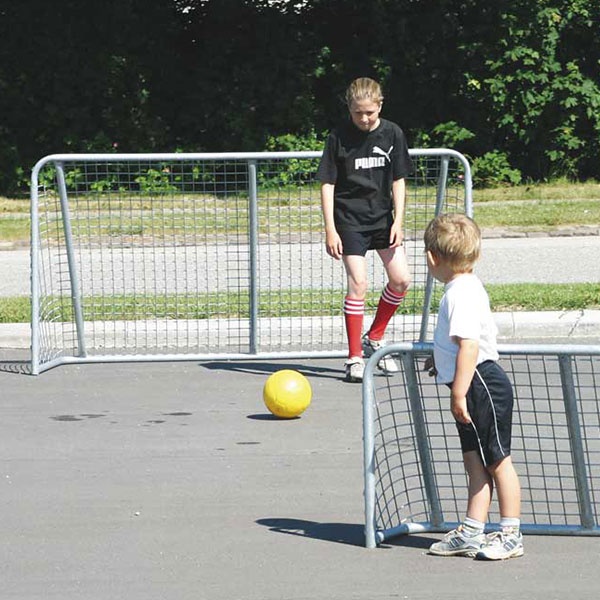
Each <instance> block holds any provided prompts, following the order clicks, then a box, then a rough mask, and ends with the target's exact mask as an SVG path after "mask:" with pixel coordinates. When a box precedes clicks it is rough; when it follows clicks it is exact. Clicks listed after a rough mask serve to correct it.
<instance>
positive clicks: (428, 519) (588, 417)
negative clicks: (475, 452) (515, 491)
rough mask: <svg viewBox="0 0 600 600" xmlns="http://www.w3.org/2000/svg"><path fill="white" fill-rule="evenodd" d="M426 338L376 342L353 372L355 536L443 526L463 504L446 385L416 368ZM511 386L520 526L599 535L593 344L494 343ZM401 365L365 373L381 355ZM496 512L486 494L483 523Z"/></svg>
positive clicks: (455, 519)
mask: <svg viewBox="0 0 600 600" xmlns="http://www.w3.org/2000/svg"><path fill="white" fill-rule="evenodd" d="M432 351H433V345H432V344H431V343H412V344H410V343H406V344H397V345H394V346H390V347H388V348H385V349H383V350H380V351H378V352H377V353H376V354H374V355H373V357H372V358H371V359H370V360H369V362H368V363H367V367H366V370H365V379H364V382H363V427H364V473H365V542H366V546H367V547H369V548H373V547H375V546H376V545H378V544H381V543H382V542H383V541H385V540H388V539H390V538H392V537H394V536H397V535H400V534H409V533H416V532H446V531H449V530H451V529H453V528H455V527H456V526H457V525H458V523H460V521H461V520H462V519H463V517H464V513H465V510H466V499H467V479H466V475H465V471H464V467H463V464H462V455H461V451H460V444H459V441H458V435H457V433H456V428H455V426H454V422H453V419H452V415H451V414H450V401H449V392H448V389H447V387H446V386H438V385H437V384H436V383H435V381H434V379H433V378H432V377H430V376H429V375H428V373H427V372H426V371H424V370H423V365H424V361H425V358H426V357H427V356H429V355H430V354H431V353H432ZM499 353H500V364H501V365H502V366H503V368H504V369H505V371H506V372H507V375H508V377H509V379H510V380H511V381H512V383H513V386H514V393H515V406H514V412H513V441H512V459H513V462H514V463H515V467H516V469H517V472H518V474H519V478H520V481H521V488H522V506H521V510H522V515H521V519H522V530H523V532H524V533H536V534H564V535H600V346H598V345H589V346H588V345H500V346H499ZM386 354H391V355H393V356H394V357H395V358H396V359H397V360H398V362H399V364H400V365H401V372H400V373H399V374H398V375H395V376H394V377H383V376H378V375H376V374H375V370H376V369H375V367H376V365H377V362H378V360H379V359H380V358H381V356H384V355H386ZM498 522H499V514H498V512H497V505H495V504H493V510H492V512H491V513H490V527H492V528H493V527H495V526H497V523H498Z"/></svg>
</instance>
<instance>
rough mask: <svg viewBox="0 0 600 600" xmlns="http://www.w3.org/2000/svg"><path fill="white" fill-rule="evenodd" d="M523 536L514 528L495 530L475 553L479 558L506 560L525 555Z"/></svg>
mask: <svg viewBox="0 0 600 600" xmlns="http://www.w3.org/2000/svg"><path fill="white" fill-rule="evenodd" d="M523 554H524V550H523V536H522V535H521V532H519V531H516V530H514V529H505V530H503V531H495V532H494V533H490V534H488V535H487V536H486V538H485V544H484V545H483V546H482V547H481V550H479V552H478V553H477V554H476V555H475V558H476V559H477V560H506V559H507V558H517V557H518V556H523Z"/></svg>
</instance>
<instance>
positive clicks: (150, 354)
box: [31, 149, 471, 373]
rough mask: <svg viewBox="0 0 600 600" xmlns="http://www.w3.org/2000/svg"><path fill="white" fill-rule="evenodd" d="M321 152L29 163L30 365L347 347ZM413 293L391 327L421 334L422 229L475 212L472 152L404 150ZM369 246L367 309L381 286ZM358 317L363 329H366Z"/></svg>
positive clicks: (424, 288) (427, 297) (396, 332)
mask: <svg viewBox="0 0 600 600" xmlns="http://www.w3.org/2000/svg"><path fill="white" fill-rule="evenodd" d="M320 155H321V153H320V152H297V153H293V152H288V153H256V154H249V153H240V154H164V155H161V154H148V155H144V154H103V155H93V154H89V155H87V154H81V155H68V154H66V155H51V156H47V157H45V158H44V159H42V160H40V161H39V162H38V163H37V165H36V166H35V167H34V169H33V172H32V181H31V221H32V231H31V238H32V245H31V253H32V255H31V264H32V277H31V282H32V289H31V298H32V371H33V372H34V373H39V372H41V371H42V370H45V369H47V368H49V367H51V366H54V365H56V364H60V363H63V362H78V361H86V362H93V361H104V362H106V361H111V360H163V359H178V358H181V359H203V358H204V359H214V358H217V357H218V358H244V357H248V356H262V357H283V356H290V355H292V354H294V355H295V356H319V355H321V356H342V355H343V352H344V348H345V337H344V328H343V323H342V317H341V314H342V311H341V306H342V299H343V293H344V289H345V277H344V273H343V267H342V265H341V263H340V261H334V260H332V259H331V258H329V257H328V256H327V255H326V253H325V250H324V243H323V220H322V216H321V208H320V191H319V184H318V182H317V181H316V180H315V172H316V169H317V166H318V162H319V158H320ZM411 156H412V157H413V161H414V167H415V168H414V172H413V174H412V175H411V176H410V178H409V180H408V182H407V184H408V192H407V202H406V205H407V208H406V215H405V236H406V242H405V247H406V252H407V256H408V260H409V263H410V265H411V269H412V274H413V281H414V284H413V287H412V291H411V292H410V293H409V295H408V297H407V300H406V301H405V303H404V304H403V306H402V307H401V309H400V310H399V311H398V313H397V315H396V316H395V318H394V320H393V321H392V323H391V324H390V330H389V331H390V336H391V337H392V338H393V339H396V340H411V341H412V340H415V339H425V337H426V336H427V334H428V331H429V322H428V307H429V305H430V301H431V298H432V297H433V296H434V294H435V290H436V286H435V284H434V282H432V281H431V280H429V281H428V279H427V270H426V264H425V260H424V255H423V247H422V243H421V237H422V231H423V229H424V228H425V226H426V225H427V223H428V221H429V220H430V219H431V218H432V217H433V216H434V215H435V214H436V213H437V212H440V211H466V212H467V213H470V211H471V175H470V170H469V165H468V162H467V161H466V160H465V158H464V157H463V156H462V155H460V154H459V153H457V152H454V151H452V150H445V149H434V150H411ZM373 254H374V253H369V260H370V262H369V269H370V273H369V281H370V283H371V285H372V287H371V289H370V290H369V294H368V298H367V311H368V314H372V313H373V312H374V308H375V306H376V302H377V300H378V298H379V294H380V292H381V289H382V287H383V285H384V271H383V268H382V266H381V264H380V261H379V260H378V259H377V258H376V257H373V256H371V255H373ZM367 325H368V323H367Z"/></svg>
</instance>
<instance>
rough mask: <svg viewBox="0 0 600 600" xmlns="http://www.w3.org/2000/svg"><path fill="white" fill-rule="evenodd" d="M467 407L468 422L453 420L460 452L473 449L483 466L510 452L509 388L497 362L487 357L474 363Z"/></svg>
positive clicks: (511, 392)
mask: <svg viewBox="0 0 600 600" xmlns="http://www.w3.org/2000/svg"><path fill="white" fill-rule="evenodd" d="M467 410H468V411H469V414H470V415H471V421H472V423H469V424H468V425H465V424H464V423H458V422H457V423H456V427H457V429H458V435H459V436H460V447H461V450H462V451H463V453H464V452H469V451H472V450H475V451H477V452H478V453H479V455H480V456H481V458H482V460H483V464H484V465H485V466H489V465H493V464H494V463H496V462H498V461H499V460H502V459H503V458H505V457H507V456H510V444H511V432H512V411H513V391H512V386H511V384H510V381H509V379H508V377H507V376H506V373H505V372H504V370H503V369H502V367H501V366H500V365H499V364H498V363H496V362H494V361H492V360H487V361H485V362H483V363H481V364H480V365H477V368H476V369H475V375H474V377H473V381H472V382H471V385H470V387H469V391H468V392H467Z"/></svg>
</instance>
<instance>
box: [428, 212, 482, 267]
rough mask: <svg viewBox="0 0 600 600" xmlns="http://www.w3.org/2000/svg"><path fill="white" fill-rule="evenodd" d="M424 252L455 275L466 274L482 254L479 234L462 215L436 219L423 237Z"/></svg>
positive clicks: (473, 223) (471, 221) (470, 221)
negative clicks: (446, 266) (443, 264)
mask: <svg viewBox="0 0 600 600" xmlns="http://www.w3.org/2000/svg"><path fill="white" fill-rule="evenodd" d="M423 240H424V242H425V250H428V251H430V252H431V253H432V254H434V255H435V256H437V257H439V258H441V259H442V260H444V261H445V262H446V263H447V264H448V265H449V266H450V268H451V269H452V270H453V271H454V272H456V273H466V272H468V271H472V270H473V266H474V265H475V263H476V262H477V260H478V259H479V256H480V254H481V231H480V230H479V227H478V226H477V223H475V221H473V219H470V218H469V217H467V216H466V215H463V214H461V213H450V214H444V215H438V216H437V217H435V219H433V220H432V221H431V222H430V223H429V225H428V226H427V229H426V230H425V234H424V236H423Z"/></svg>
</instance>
